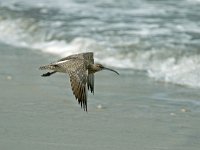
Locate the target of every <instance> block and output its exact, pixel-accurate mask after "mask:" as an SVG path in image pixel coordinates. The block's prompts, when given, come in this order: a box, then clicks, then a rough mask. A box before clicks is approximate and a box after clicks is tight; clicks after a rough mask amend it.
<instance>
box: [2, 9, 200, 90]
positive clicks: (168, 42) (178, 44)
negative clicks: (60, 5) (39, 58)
mask: <svg viewBox="0 0 200 150" xmlns="http://www.w3.org/2000/svg"><path fill="white" fill-rule="evenodd" d="M0 6H1V5H0ZM52 11H53V12H54V13H53V15H52ZM35 12H37V13H36V14H35ZM140 13H141V9H140ZM163 13H164V12H163ZM33 14H35V16H34V17H33ZM62 15H63V14H62V12H60V10H59V9H56V8H47V7H45V6H43V5H42V6H38V7H34V8H28V9H27V8H24V6H23V7H22V8H21V9H19V8H18V9H15V8H13V7H12V8H8V7H5V6H1V10H0V41H1V42H4V43H7V44H10V45H14V46H18V47H27V48H29V49H32V50H40V51H43V52H45V53H51V54H54V55H59V56H60V57H64V56H67V55H70V54H73V53H78V52H85V51H93V52H95V57H96V60H97V61H98V62H101V63H103V64H106V65H110V66H113V67H118V68H126V69H138V70H145V71H146V72H147V74H148V76H149V77H152V78H154V79H156V80H159V81H165V82H170V83H175V84H180V85H187V86H190V87H198V88H199V87H200V78H199V77H200V49H199V45H198V43H199V40H198V37H199V35H200V30H199V25H197V24H192V23H190V24H189V25H190V27H192V28H190V27H186V26H184V25H177V26H175V29H176V31H175V32H177V34H174V35H173V32H174V26H173V25H171V24H168V25H167V26H166V28H159V25H156V24H151V25H150V26H148V25H147V24H143V25H141V28H139V29H137V30H131V31H129V30H126V28H127V27H129V26H130V25H129V24H128V25H125V24H122V23H119V24H118V25H116V26H115V28H117V31H115V30H114V31H112V32H111V31H110V30H108V29H110V27H109V26H108V25H107V24H106V25H104V26H105V27H104V28H105V29H104V28H103V27H99V28H103V29H102V31H101V32H98V34H96V33H95V34H93V30H90V29H89V28H91V27H87V26H85V24H87V23H88V22H87V21H88V20H89V22H90V21H91V19H94V20H93V21H96V22H93V25H92V27H93V28H95V27H96V25H98V26H99V25H100V24H101V21H102V22H103V20H101V18H100V20H98V19H96V18H93V16H92V17H91V18H87V17H86V20H87V21H86V22H84V21H85V20H84V21H82V22H80V23H81V25H80V26H77V27H76V29H74V28H73V26H74V25H76V23H74V22H76V21H77V20H75V21H74V20H73V18H70V19H72V20H70V21H71V22H73V23H72V24H67V23H66V20H63V18H62V17H63V16H62ZM65 15H66V14H65ZM164 15H165V14H164ZM30 16H31V17H30ZM64 17H66V16H64ZM67 17H68V16H67ZM75 17H76V16H75ZM46 18H48V19H46ZM103 19H105V18H103ZM68 21H69V20H67V22H68ZM77 24H78V23H77ZM136 24H137V23H136ZM82 26H84V28H85V29H86V32H81V30H82ZM118 28H122V29H121V30H120V29H118ZM123 28H124V30H123ZM144 28H145V29H144ZM72 29H74V30H72ZM87 30H88V31H90V32H88V31H87ZM105 31H107V32H105ZM96 32H97V31H96ZM116 32H118V33H117V35H115V34H116ZM79 33H80V35H79ZM110 34H112V35H110ZM130 34H135V35H136V36H134V37H130V36H129V35H130ZM171 34H172V35H171ZM180 34H181V37H180V36H179V35H180ZM124 35H125V36H124ZM168 36H169V37H170V36H173V38H167V37H168ZM152 38H154V40H152Z"/></svg>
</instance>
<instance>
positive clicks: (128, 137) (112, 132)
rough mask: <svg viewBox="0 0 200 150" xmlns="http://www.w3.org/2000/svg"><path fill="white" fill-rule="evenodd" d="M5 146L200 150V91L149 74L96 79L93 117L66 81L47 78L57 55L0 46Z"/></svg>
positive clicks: (0, 140)
mask: <svg viewBox="0 0 200 150" xmlns="http://www.w3.org/2000/svg"><path fill="white" fill-rule="evenodd" d="M0 49H1V55H0V70H1V72H0V120H1V121H0V149H2V150H11V149H15V150H23V149H24V150H25V149H26V150H27V149H28V150H35V149H37V150H45V149H46V150H51V149H52V150H55V149H57V150H64V149H70V150H73V149H74V150H78V149H80V150H84V149H85V150H90V149H91V150H92V149H96V150H100V149H104V150H121V149H127V150H128V149H131V150H156V149H158V150H188V149H190V150H198V149H199V147H200V144H199V141H200V126H199V124H200V111H199V106H200V102H199V97H200V94H199V90H198V89H193V88H187V87H184V86H176V85H173V84H166V83H163V82H156V81H154V80H153V79H150V78H148V77H147V76H146V75H145V73H144V72H140V71H134V70H118V71H119V72H120V76H117V75H115V74H112V73H111V72H106V71H104V72H101V73H98V74H96V77H95V95H92V94H89V97H88V113H86V112H84V111H83V110H82V109H81V108H80V106H79V105H78V104H77V102H76V101H75V98H74V96H73V95H72V91H71V88H70V84H69V78H68V76H66V75H64V74H57V75H54V76H51V77H49V78H42V77H41V76H40V75H41V74H42V73H43V72H41V71H39V70H38V67H39V66H40V65H42V64H46V63H48V62H51V61H54V60H56V59H57V58H56V57H53V56H49V55H47V54H43V53H41V52H33V51H30V50H29V51H28V50H26V49H25V48H16V47H11V46H8V45H5V44H1V47H0Z"/></svg>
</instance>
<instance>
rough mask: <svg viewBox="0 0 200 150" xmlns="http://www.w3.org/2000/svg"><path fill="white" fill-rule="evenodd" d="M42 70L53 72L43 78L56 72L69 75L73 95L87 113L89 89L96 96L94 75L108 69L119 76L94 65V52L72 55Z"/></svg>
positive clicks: (98, 65)
mask: <svg viewBox="0 0 200 150" xmlns="http://www.w3.org/2000/svg"><path fill="white" fill-rule="evenodd" d="M40 69H41V70H44V69H49V70H53V71H52V72H47V73H45V74H43V75H42V76H43V77H46V76H50V75H52V74H54V73H56V72H62V73H67V74H69V77H70V83H71V87H72V91H73V94H74V96H75V98H76V99H77V101H78V103H79V104H80V105H81V107H82V108H83V109H84V110H85V111H87V89H88V90H90V91H91V93H93V94H94V73H95V72H97V71H100V70H103V69H107V70H110V71H114V72H115V73H117V74H118V72H116V71H115V70H112V69H109V68H106V67H104V66H102V65H101V64H94V59H93V53H92V52H87V53H80V54H75V55H70V56H68V57H65V58H62V59H60V60H58V61H57V62H55V63H51V64H49V65H45V66H41V67H40Z"/></svg>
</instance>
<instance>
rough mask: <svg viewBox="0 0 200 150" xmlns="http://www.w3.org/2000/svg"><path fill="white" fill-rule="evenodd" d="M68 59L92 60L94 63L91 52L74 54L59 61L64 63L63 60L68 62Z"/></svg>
mask: <svg viewBox="0 0 200 150" xmlns="http://www.w3.org/2000/svg"><path fill="white" fill-rule="evenodd" d="M69 59H84V60H93V63H94V59H93V52H86V53H79V54H74V55H70V56H67V57H64V58H62V59H60V60H58V62H59V61H64V60H69Z"/></svg>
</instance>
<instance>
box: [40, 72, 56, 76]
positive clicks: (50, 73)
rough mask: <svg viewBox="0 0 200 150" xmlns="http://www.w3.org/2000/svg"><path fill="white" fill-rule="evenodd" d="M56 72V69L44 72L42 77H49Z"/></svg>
mask: <svg viewBox="0 0 200 150" xmlns="http://www.w3.org/2000/svg"><path fill="white" fill-rule="evenodd" d="M54 73H56V71H52V72H47V73H44V74H42V75H41V76H42V77H48V76H50V75H52V74H54Z"/></svg>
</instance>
